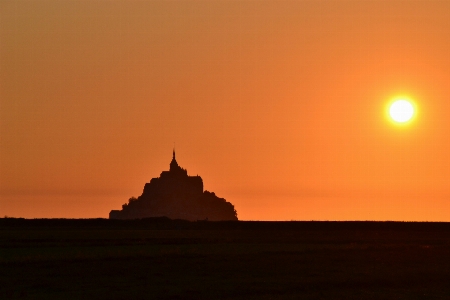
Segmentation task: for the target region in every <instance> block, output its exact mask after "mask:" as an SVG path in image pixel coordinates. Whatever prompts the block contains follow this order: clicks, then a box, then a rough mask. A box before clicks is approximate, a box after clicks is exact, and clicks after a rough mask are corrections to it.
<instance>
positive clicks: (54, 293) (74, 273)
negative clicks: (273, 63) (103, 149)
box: [0, 218, 450, 299]
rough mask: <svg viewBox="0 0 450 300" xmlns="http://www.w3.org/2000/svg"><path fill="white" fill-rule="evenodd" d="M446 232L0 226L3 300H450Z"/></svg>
mask: <svg viewBox="0 0 450 300" xmlns="http://www.w3.org/2000/svg"><path fill="white" fill-rule="evenodd" d="M449 278H450V223H415V222H257V221H252V222H251V221H230V222H208V221H198V222H188V221H182V220H169V219H165V218H153V219H143V220H127V221H125V220H106V219H13V218H3V219H0V282H1V284H0V298H1V299H18V298H23V299H81V298H85V299H450V284H449Z"/></svg>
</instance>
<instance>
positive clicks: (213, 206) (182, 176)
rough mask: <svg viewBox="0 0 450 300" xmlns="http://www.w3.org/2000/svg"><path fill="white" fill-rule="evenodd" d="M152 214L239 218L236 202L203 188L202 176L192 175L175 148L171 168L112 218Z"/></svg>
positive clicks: (112, 213)
mask: <svg viewBox="0 0 450 300" xmlns="http://www.w3.org/2000/svg"><path fill="white" fill-rule="evenodd" d="M149 217H168V218H170V219H184V220H189V221H196V220H211V221H228V220H236V221H237V220H238V218H237V212H236V210H235V209H234V206H233V204H231V203H230V202H227V201H226V200H225V199H224V198H219V197H217V196H216V195H215V193H212V192H209V191H206V190H205V191H203V180H202V178H201V177H200V176H198V175H197V176H189V175H188V174H187V170H185V169H183V168H181V167H180V166H179V165H178V163H177V161H176V159H175V150H174V151H173V157H172V161H171V162H170V169H169V171H163V172H161V175H160V177H158V178H152V179H151V180H150V182H149V183H146V184H145V186H144V191H143V192H142V195H141V196H139V197H138V198H135V197H132V198H130V199H129V201H128V203H125V204H124V205H122V210H112V211H111V212H110V213H109V218H110V219H142V218H149Z"/></svg>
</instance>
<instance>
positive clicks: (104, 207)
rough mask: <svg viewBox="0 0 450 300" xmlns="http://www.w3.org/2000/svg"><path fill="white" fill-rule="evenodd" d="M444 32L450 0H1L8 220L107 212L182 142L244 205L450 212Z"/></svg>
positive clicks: (218, 189) (251, 209) (318, 212)
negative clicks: (396, 121) (397, 110)
mask: <svg viewBox="0 0 450 300" xmlns="http://www.w3.org/2000/svg"><path fill="white" fill-rule="evenodd" d="M449 37H450V1H127V0H121V1H119V0H117V1H55V0H48V1H40V0H33V1H31V0H30V1H20V0H13V1H9V0H3V1H1V2H0V117H1V118H0V216H4V215H8V216H12V217H26V218H35V217H66V218H87V217H107V216H108V213H109V211H110V210H111V209H119V208H120V207H121V205H122V204H123V203H125V202H127V200H128V198H130V197H131V196H139V195H140V194H141V193H142V189H143V186H144V184H145V183H146V182H148V181H149V180H150V179H151V178H152V177H157V176H159V174H160V172H161V171H163V170H168V168H169V163H170V160H171V156H172V147H173V144H174V142H175V143H176V149H177V161H178V162H179V164H180V165H181V166H182V167H184V168H186V169H187V170H188V173H189V174H190V175H197V174H199V175H201V176H202V178H203V181H204V185H205V188H206V189H207V190H210V191H214V192H215V193H216V194H217V195H218V196H219V197H223V198H226V199H227V200H228V201H230V202H232V203H233V204H234V205H235V208H236V209H237V211H238V217H239V218H240V219H244V220H250V219H251V220H421V221H423V220H427V221H450V138H449V137H450V55H449V53H450V39H449ZM397 95H407V96H409V97H410V98H412V99H414V100H415V102H416V103H417V106H418V115H417V118H416V119H415V121H414V122H413V123H412V124H410V126H404V127H398V126H394V125H393V124H391V123H390V122H389V121H388V120H387V119H386V118H385V115H384V109H385V108H384V107H385V105H386V103H388V102H389V101H390V100H391V98H392V97H395V96H397Z"/></svg>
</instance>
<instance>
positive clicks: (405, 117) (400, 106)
mask: <svg viewBox="0 0 450 300" xmlns="http://www.w3.org/2000/svg"><path fill="white" fill-rule="evenodd" d="M414 113H415V112H414V106H413V104H412V103H411V101H408V100H405V99H398V100H395V101H394V102H392V104H391V105H390V107H389V116H390V117H391V118H392V120H393V121H395V122H397V123H406V122H408V121H409V120H411V119H412V117H413V116H414Z"/></svg>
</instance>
